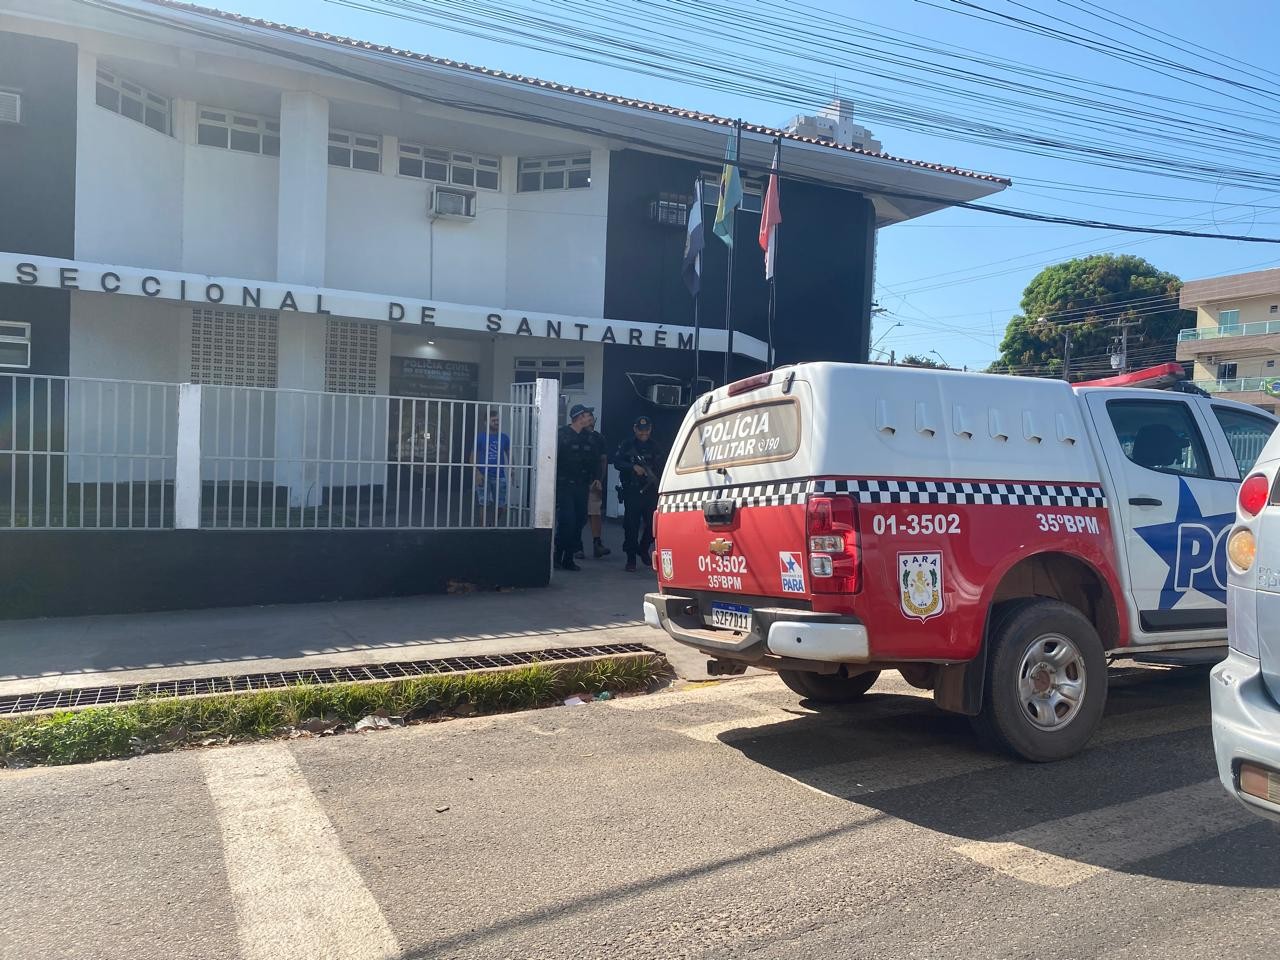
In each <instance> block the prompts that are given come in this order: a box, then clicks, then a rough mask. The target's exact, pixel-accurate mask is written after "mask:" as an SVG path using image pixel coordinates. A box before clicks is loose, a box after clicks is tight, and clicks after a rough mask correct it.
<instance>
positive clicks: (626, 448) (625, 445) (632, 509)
mask: <svg viewBox="0 0 1280 960" xmlns="http://www.w3.org/2000/svg"><path fill="white" fill-rule="evenodd" d="M631 433H632V435H631V436H630V437H628V438H627V439H626V440H624V441H623V442H622V445H621V446H619V447H618V449H617V451H616V452H615V453H614V455H613V465H614V467H616V468H617V471H618V474H619V475H620V476H621V477H622V489H621V494H622V503H623V506H624V508H625V510H626V512H625V514H624V515H623V520H622V531H623V537H624V539H623V542H622V548H623V550H625V551H626V553H627V569H628V570H634V569H635V568H636V559H637V558H639V560H640V562H641V563H643V564H644V565H645V566H646V567H647V566H649V553H650V551H652V550H653V511H654V510H656V509H658V478H659V477H660V476H661V475H662V465H663V461H664V460H665V459H666V457H665V454H664V452H663V451H662V450H661V449H660V448H659V447H658V444H657V443H656V442H655V441H654V439H653V421H652V420H650V419H649V418H648V417H636V419H635V422H634V423H632V424H631Z"/></svg>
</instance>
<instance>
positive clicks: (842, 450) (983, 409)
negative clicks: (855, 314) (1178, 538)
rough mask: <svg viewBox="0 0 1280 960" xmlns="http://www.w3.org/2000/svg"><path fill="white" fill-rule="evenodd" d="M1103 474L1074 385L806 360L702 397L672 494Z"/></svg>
mask: <svg viewBox="0 0 1280 960" xmlns="http://www.w3.org/2000/svg"><path fill="white" fill-rule="evenodd" d="M904 476H905V477H914V478H925V479H929V478H938V479H941V480H946V479H973V480H981V479H987V478H990V479H995V480H1013V481H1027V482H1031V481H1045V482H1053V483H1087V482H1098V480H1099V476H1098V468H1097V463H1096V460H1095V456H1094V453H1093V451H1092V449H1091V447H1090V438H1089V434H1088V433H1087V432H1086V427H1085V424H1084V420H1083V417H1082V413H1081V407H1080V403H1079V400H1078V398H1077V396H1076V394H1075V392H1074V391H1073V389H1072V388H1071V386H1070V385H1068V384H1067V383H1065V382H1063V381H1060V380H1035V379H1029V378H1023V377H1006V376H998V375H994V374H983V373H960V372H955V371H938V370H926V369H917V368H911V367H883V366H875V365H863V364H842V363H805V364H799V365H797V366H794V367H786V368H782V369H779V370H775V371H773V373H772V374H764V375H761V376H760V377H753V378H749V379H748V380H746V381H740V382H739V383H738V384H730V385H729V387H727V388H725V387H721V388H720V389H718V390H716V391H714V393H711V394H707V395H705V396H704V397H702V398H700V399H699V400H698V401H696V402H695V404H694V406H693V407H692V408H691V409H690V411H689V413H688V415H687V416H686V418H685V421H684V423H683V425H682V427H681V431H680V435H679V436H678V437H677V438H676V441H675V444H674V446H673V448H672V454H671V456H670V457H669V458H668V462H667V469H666V474H665V476H664V477H663V481H662V489H663V492H664V493H672V492H675V491H679V490H704V489H707V488H716V487H724V486H737V485H742V484H757V483H765V484H767V483H776V482H782V481H786V480H800V479H805V478H810V477H904Z"/></svg>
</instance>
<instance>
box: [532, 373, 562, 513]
mask: <svg viewBox="0 0 1280 960" xmlns="http://www.w3.org/2000/svg"><path fill="white" fill-rule="evenodd" d="M534 397H535V400H534V403H535V404H536V406H537V414H536V416H537V445H536V446H535V447H534V451H533V463H534V474H533V525H534V526H535V527H542V528H544V529H546V528H554V527H555V525H556V431H557V430H559V428H560V383H559V381H556V380H539V381H538V386H537V391H536V393H535V394H534Z"/></svg>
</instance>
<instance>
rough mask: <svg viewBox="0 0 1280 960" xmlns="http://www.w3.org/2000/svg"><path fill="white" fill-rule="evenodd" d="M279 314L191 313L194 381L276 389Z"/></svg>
mask: <svg viewBox="0 0 1280 960" xmlns="http://www.w3.org/2000/svg"><path fill="white" fill-rule="evenodd" d="M279 326H280V318H279V315H278V314H275V313H266V312H258V311H254V310H210V309H206V308H204V307H197V308H195V309H194V310H192V311H191V382H192V383H211V384H218V385H221V386H229V387H274V386H276V383H277V372H276V360H277V354H278V350H279Z"/></svg>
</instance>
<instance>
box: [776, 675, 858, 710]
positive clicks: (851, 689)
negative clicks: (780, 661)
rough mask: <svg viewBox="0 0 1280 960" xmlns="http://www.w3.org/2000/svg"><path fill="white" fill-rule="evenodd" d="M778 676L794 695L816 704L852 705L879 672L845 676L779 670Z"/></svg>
mask: <svg viewBox="0 0 1280 960" xmlns="http://www.w3.org/2000/svg"><path fill="white" fill-rule="evenodd" d="M778 676H780V677H782V682H783V683H785V684H786V685H787V686H788V687H790V688H791V690H792V691H793V692H794V693H798V694H800V696H802V697H804V698H805V699H806V700H814V701H817V702H818V703H852V702H853V701H854V700H860V699H861V698H862V695H863V694H864V693H866V692H867V691H868V690H870V689H871V687H872V685H873V684H874V683H875V682H876V679H877V678H878V677H879V676H880V671H879V670H865V671H863V672H862V673H855V674H854V675H853V676H851V677H850V676H846V675H845V673H844V671H843V670H842V671H840V672H839V673H809V672H808V671H807V670H779V671H778Z"/></svg>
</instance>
